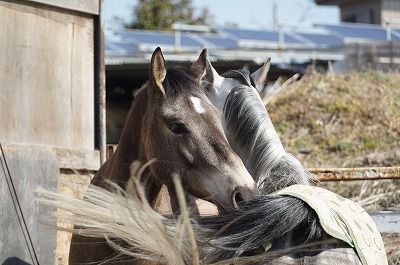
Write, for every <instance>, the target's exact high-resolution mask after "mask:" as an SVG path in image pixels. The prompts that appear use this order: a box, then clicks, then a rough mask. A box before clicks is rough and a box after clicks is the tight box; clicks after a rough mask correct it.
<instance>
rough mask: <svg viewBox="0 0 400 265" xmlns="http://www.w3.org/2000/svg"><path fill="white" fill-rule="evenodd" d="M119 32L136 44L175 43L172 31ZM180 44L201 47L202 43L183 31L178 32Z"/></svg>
mask: <svg viewBox="0 0 400 265" xmlns="http://www.w3.org/2000/svg"><path fill="white" fill-rule="evenodd" d="M119 34H121V36H122V37H123V38H125V39H126V40H128V41H131V42H134V43H137V44H157V45H160V46H164V45H168V46H173V45H175V33H174V32H160V31H145V30H124V31H121V32H120V33H119ZM180 44H181V45H182V46H192V47H196V48H198V47H202V44H201V43H200V42H198V41H196V40H194V39H192V38H191V37H190V36H188V35H187V34H185V33H181V34H180Z"/></svg>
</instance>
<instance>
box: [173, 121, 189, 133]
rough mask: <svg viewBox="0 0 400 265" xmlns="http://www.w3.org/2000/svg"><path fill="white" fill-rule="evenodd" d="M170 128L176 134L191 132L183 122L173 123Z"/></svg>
mask: <svg viewBox="0 0 400 265" xmlns="http://www.w3.org/2000/svg"><path fill="white" fill-rule="evenodd" d="M170 129H171V131H172V132H173V133H175V134H185V133H188V132H189V131H188V129H187V128H186V126H185V124H183V123H172V124H171V127H170Z"/></svg>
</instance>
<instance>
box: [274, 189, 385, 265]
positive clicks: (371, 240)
mask: <svg viewBox="0 0 400 265" xmlns="http://www.w3.org/2000/svg"><path fill="white" fill-rule="evenodd" d="M277 194H278V195H289V196H293V197H296V198H299V199H301V200H302V201H304V202H305V203H307V204H308V205H309V206H310V207H311V208H312V209H314V210H315V212H316V213H317V215H318V218H319V222H320V223H321V226H322V228H323V229H324V230H325V231H326V232H327V233H328V234H329V235H331V236H333V237H335V238H337V239H340V240H343V241H344V242H347V243H348V244H349V245H350V246H352V247H353V248H355V249H356V251H357V254H358V256H359V258H360V260H361V262H362V264H365V265H385V264H388V261H387V257H386V251H385V247H384V245H383V240H382V237H381V234H380V233H379V231H378V228H377V227H376V224H375V222H374V221H373V220H372V218H371V216H369V214H368V213H367V212H366V211H365V210H364V209H363V208H362V207H361V206H360V205H359V204H357V203H356V202H353V201H351V200H349V199H346V198H344V197H342V196H340V195H338V194H335V193H333V192H331V191H328V190H326V189H323V188H319V187H313V186H306V185H293V186H289V187H287V188H284V189H282V190H280V191H278V192H277Z"/></svg>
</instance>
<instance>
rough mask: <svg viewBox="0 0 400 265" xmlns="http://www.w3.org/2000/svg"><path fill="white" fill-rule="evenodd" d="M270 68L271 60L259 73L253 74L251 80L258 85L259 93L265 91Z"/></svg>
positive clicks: (269, 59)
mask: <svg viewBox="0 0 400 265" xmlns="http://www.w3.org/2000/svg"><path fill="white" fill-rule="evenodd" d="M270 66H271V58H268V60H267V61H266V62H265V63H264V65H263V66H261V67H260V68H259V69H258V70H257V71H255V72H254V73H252V74H251V78H252V79H253V81H254V84H255V85H256V88H257V90H258V91H262V90H263V89H264V86H265V81H266V80H267V75H268V71H269V68H270Z"/></svg>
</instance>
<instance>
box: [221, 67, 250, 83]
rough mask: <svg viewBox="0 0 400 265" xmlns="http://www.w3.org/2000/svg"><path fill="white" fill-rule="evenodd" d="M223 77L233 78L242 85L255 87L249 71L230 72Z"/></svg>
mask: <svg viewBox="0 0 400 265" xmlns="http://www.w3.org/2000/svg"><path fill="white" fill-rule="evenodd" d="M222 77H225V78H232V79H235V80H237V81H239V82H240V83H241V84H242V85H245V86H253V87H255V85H254V82H253V81H252V79H251V77H250V72H249V71H248V70H247V69H241V70H230V71H227V72H226V73H224V74H222Z"/></svg>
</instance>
